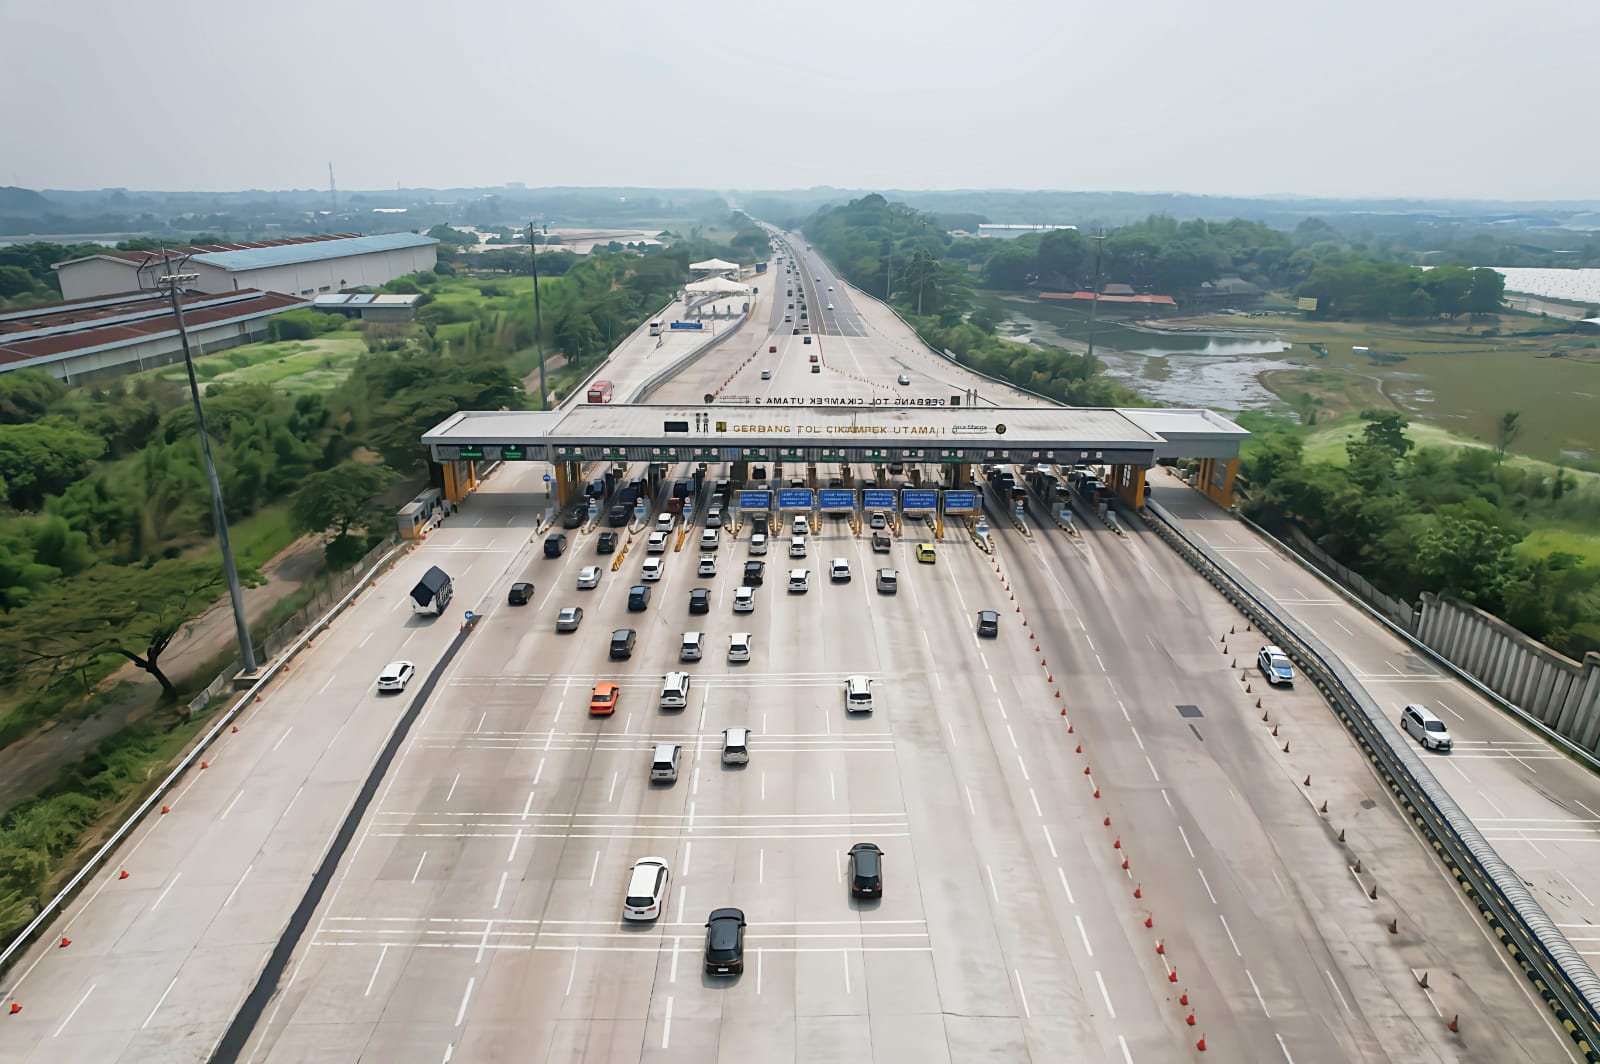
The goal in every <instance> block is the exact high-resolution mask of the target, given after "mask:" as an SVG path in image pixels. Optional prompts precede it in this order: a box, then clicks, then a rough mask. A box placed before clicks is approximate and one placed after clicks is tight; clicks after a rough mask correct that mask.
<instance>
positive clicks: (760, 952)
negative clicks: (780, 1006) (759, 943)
mask: <svg viewBox="0 0 1600 1064" xmlns="http://www.w3.org/2000/svg"><path fill="white" fill-rule="evenodd" d="M764 952H765V951H763V950H759V949H758V950H756V993H757V994H759V993H761V959H762V956H763V954H764Z"/></svg>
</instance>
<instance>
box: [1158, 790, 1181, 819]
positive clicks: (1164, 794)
mask: <svg viewBox="0 0 1600 1064" xmlns="http://www.w3.org/2000/svg"><path fill="white" fill-rule="evenodd" d="M1161 800H1162V801H1163V802H1166V803H1167V808H1168V809H1172V798H1171V797H1170V796H1169V795H1168V794H1167V789H1166V788H1165V787H1163V788H1161ZM1172 811H1173V812H1174V813H1176V812H1177V810H1176V809H1172Z"/></svg>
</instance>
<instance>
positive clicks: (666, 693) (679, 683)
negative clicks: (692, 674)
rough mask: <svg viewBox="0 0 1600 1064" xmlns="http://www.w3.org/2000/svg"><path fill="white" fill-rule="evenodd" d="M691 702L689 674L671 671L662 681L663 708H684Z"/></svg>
mask: <svg viewBox="0 0 1600 1064" xmlns="http://www.w3.org/2000/svg"><path fill="white" fill-rule="evenodd" d="M688 704H689V674H688V673H686V672H669V673H667V677H666V679H665V680H663V681H662V682H661V708H662V709H682V708H683V707H685V706H687V705H688Z"/></svg>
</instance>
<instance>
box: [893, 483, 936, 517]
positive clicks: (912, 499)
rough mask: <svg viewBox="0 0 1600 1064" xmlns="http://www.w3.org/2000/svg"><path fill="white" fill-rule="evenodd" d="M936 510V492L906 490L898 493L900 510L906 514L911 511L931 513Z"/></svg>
mask: <svg viewBox="0 0 1600 1064" xmlns="http://www.w3.org/2000/svg"><path fill="white" fill-rule="evenodd" d="M938 508H939V493H938V492H937V491H933V490H927V491H923V490H918V489H914V488H907V489H906V490H905V491H902V492H901V493H900V509H902V510H904V511H905V512H906V513H911V512H913V511H916V512H923V513H931V512H932V511H934V510H937V509H938Z"/></svg>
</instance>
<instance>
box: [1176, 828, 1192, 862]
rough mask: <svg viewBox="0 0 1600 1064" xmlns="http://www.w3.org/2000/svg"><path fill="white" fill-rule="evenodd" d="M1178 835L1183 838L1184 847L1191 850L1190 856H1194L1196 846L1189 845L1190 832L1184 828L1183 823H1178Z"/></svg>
mask: <svg viewBox="0 0 1600 1064" xmlns="http://www.w3.org/2000/svg"><path fill="white" fill-rule="evenodd" d="M1178 837H1179V838H1181V839H1183V848H1184V849H1186V850H1188V851H1189V856H1190V857H1193V856H1194V847H1193V846H1190V845H1189V833H1188V832H1187V831H1184V830H1183V825H1182V824H1179V825H1178Z"/></svg>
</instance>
